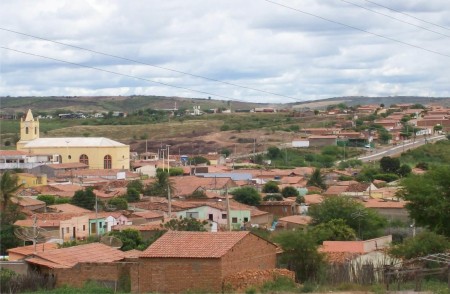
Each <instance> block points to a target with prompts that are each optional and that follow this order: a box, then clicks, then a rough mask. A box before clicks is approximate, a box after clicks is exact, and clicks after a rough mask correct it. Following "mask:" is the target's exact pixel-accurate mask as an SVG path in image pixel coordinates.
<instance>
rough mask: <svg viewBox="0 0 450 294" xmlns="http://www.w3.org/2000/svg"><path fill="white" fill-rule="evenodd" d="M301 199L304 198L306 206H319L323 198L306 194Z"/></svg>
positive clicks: (318, 195)
mask: <svg viewBox="0 0 450 294" xmlns="http://www.w3.org/2000/svg"><path fill="white" fill-rule="evenodd" d="M303 197H304V198H305V202H306V204H308V205H311V204H319V203H322V201H323V196H322V195H320V194H307V195H305V196H303Z"/></svg>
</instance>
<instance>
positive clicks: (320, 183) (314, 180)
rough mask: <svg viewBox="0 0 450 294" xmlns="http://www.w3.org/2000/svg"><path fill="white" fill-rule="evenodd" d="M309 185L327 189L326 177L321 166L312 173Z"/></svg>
mask: <svg viewBox="0 0 450 294" xmlns="http://www.w3.org/2000/svg"><path fill="white" fill-rule="evenodd" d="M307 185H308V186H315V187H318V188H321V189H325V188H326V185H325V179H324V176H323V175H322V173H321V172H320V168H316V169H315V170H314V172H313V173H312V174H311V177H310V178H309V179H308V183H307Z"/></svg>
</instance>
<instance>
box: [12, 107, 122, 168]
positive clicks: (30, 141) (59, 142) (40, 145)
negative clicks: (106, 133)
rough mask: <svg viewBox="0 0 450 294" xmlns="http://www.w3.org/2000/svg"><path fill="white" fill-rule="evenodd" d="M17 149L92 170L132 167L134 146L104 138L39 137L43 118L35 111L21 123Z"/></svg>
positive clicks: (29, 113) (29, 112)
mask: <svg viewBox="0 0 450 294" xmlns="http://www.w3.org/2000/svg"><path fill="white" fill-rule="evenodd" d="M17 150H20V151H25V152H28V153H31V154H52V155H54V156H55V157H56V158H57V159H58V162H59V163H74V162H81V163H84V164H87V165H88V166H89V168H91V169H125V170H129V168H130V146H129V145H125V144H122V143H120V142H116V141H114V140H111V139H108V138H103V137H92V138H91V137H65V138H39V119H34V117H33V114H32V112H31V110H28V112H27V115H26V116H25V118H22V119H21V121H20V141H19V142H17Z"/></svg>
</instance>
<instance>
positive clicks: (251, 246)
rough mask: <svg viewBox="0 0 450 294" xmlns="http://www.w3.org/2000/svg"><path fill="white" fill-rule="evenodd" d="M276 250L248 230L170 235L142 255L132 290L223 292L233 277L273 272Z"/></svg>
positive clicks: (166, 235)
mask: <svg viewBox="0 0 450 294" xmlns="http://www.w3.org/2000/svg"><path fill="white" fill-rule="evenodd" d="M276 249H277V246H276V245H275V244H273V243H271V242H269V241H267V240H265V239H262V238H260V237H258V236H256V235H254V234H252V233H250V232H247V231H241V232H216V233H209V232H175V231H173V232H167V233H166V234H164V235H163V236H162V237H161V238H159V239H158V240H157V241H156V242H155V243H153V244H152V245H150V247H149V248H147V249H146V250H145V251H144V252H143V253H142V254H141V255H140V257H139V263H140V264H139V272H140V279H139V280H138V281H136V283H132V291H135V292H137V291H138V290H139V291H140V292H158V293H180V292H186V291H206V292H221V291H222V290H223V281H224V279H225V278H226V277H227V276H229V275H231V274H236V273H238V272H242V271H246V270H270V269H274V268H275V264H276ZM132 282H133V281H132Z"/></svg>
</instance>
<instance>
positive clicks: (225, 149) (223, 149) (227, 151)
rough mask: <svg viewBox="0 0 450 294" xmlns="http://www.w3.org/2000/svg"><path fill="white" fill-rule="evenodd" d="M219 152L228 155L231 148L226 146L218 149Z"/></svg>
mask: <svg viewBox="0 0 450 294" xmlns="http://www.w3.org/2000/svg"><path fill="white" fill-rule="evenodd" d="M220 154H223V155H224V156H225V157H229V156H230V154H231V150H230V149H228V148H222V149H221V150H220Z"/></svg>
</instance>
